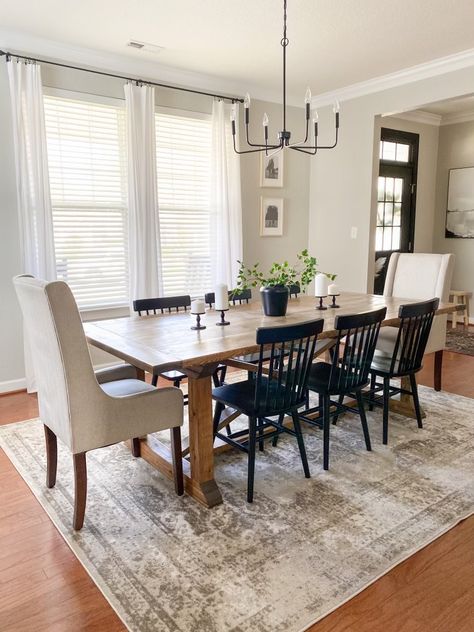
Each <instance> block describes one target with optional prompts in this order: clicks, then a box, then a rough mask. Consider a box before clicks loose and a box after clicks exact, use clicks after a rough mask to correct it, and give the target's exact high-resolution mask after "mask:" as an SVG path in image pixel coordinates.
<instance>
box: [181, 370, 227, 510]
mask: <svg viewBox="0 0 474 632" xmlns="http://www.w3.org/2000/svg"><path fill="white" fill-rule="evenodd" d="M188 393H189V404H188V409H189V410H188V413H189V452H190V464H191V477H190V479H189V480H186V481H185V488H186V489H188V487H190V490H189V492H190V494H191V495H192V496H194V497H195V498H196V499H197V500H199V501H200V502H202V503H203V504H205V505H207V506H208V507H213V506H214V505H218V504H220V503H221V502H222V496H221V493H220V490H219V488H218V486H217V483H216V481H215V480H214V450H213V444H214V436H213V431H212V395H211V376H210V375H203V376H196V377H193V376H189V377H188Z"/></svg>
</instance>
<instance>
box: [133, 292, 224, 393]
mask: <svg viewBox="0 0 474 632" xmlns="http://www.w3.org/2000/svg"><path fill="white" fill-rule="evenodd" d="M188 307H191V297H190V296H189V294H185V295H184V296H162V297H159V298H141V299H137V300H135V301H133V310H134V311H135V312H138V315H139V316H144V315H145V314H146V315H147V316H149V315H150V314H155V315H156V314H158V313H161V314H165V313H169V314H171V313H172V312H179V310H180V309H184V311H187V310H188ZM225 368H226V367H224V375H225ZM221 372H222V367H218V369H216V371H215V372H214V374H213V376H212V379H213V382H214V385H215V386H219V385H220V384H221V383H222V382H223V381H224V376H222V375H221ZM158 377H162V378H163V379H165V380H168V381H169V382H173V386H176V388H180V387H181V382H182V381H183V380H184V379H186V374H185V373H182V372H181V371H174V370H171V371H163V372H162V373H154V374H153V375H152V378H151V383H152V384H153V386H156V385H157V384H158ZM187 403H188V396H187V395H184V404H185V405H186V404H187Z"/></svg>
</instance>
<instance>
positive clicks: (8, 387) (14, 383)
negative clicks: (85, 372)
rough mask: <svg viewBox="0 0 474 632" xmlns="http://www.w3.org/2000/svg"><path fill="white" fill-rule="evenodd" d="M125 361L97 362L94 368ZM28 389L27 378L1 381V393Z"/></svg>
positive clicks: (116, 364)
mask: <svg viewBox="0 0 474 632" xmlns="http://www.w3.org/2000/svg"><path fill="white" fill-rule="evenodd" d="M121 364H123V362H105V363H104V364H96V365H95V366H94V369H95V370H96V371H98V370H99V369H109V368H110V367H113V366H120V365H121ZM25 389H26V378H24V377H20V378H18V379H17V380H6V381H5V382H0V394H1V393H13V392H14V391H24V390H25Z"/></svg>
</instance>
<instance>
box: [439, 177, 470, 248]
mask: <svg viewBox="0 0 474 632" xmlns="http://www.w3.org/2000/svg"><path fill="white" fill-rule="evenodd" d="M445 237H457V238H461V239H474V167H463V168H460V169H450V170H449V176H448V203H447V206H446V228H445Z"/></svg>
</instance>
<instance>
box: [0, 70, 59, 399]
mask: <svg viewBox="0 0 474 632" xmlns="http://www.w3.org/2000/svg"><path fill="white" fill-rule="evenodd" d="M7 68H8V79H9V84H10V99H11V108H12V131H13V144H14V148H15V170H16V185H17V200H18V217H19V227H20V241H21V251H22V265H23V272H24V273H26V274H32V275H33V276H35V277H38V278H40V279H45V280H47V281H54V280H55V279H56V260H55V253H54V233H53V218H52V211H51V196H50V192H49V173H48V155H47V149H46V132H45V123H44V109H43V86H42V84H41V68H40V66H39V65H37V64H34V63H29V62H26V63H25V62H23V61H19V60H18V61H17V60H16V59H14V58H13V59H11V60H9V61H8V63H7ZM24 348H25V373H26V387H27V390H28V392H34V391H36V380H35V376H34V369H33V364H32V361H31V355H30V351H29V344H28V337H27V333H26V331H25V335H24Z"/></svg>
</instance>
